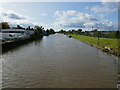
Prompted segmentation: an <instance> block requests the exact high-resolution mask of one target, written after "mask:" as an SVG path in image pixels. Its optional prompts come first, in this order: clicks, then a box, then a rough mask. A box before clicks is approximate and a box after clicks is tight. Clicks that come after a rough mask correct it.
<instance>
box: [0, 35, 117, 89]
mask: <svg viewBox="0 0 120 90" xmlns="http://www.w3.org/2000/svg"><path fill="white" fill-rule="evenodd" d="M117 80H118V69H117V58H116V57H115V56H112V55H108V54H106V53H104V52H102V51H101V50H99V49H97V48H94V47H92V46H90V45H87V44H85V43H83V42H81V41H79V40H76V39H73V38H68V37H67V36H65V35H63V34H54V35H50V36H45V37H43V39H42V40H38V41H33V42H31V43H28V44H25V45H23V46H20V47H17V48H14V49H12V50H10V51H8V52H6V53H3V55H2V87H3V88H116V86H117Z"/></svg>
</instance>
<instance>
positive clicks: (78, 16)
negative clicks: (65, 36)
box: [55, 10, 97, 28]
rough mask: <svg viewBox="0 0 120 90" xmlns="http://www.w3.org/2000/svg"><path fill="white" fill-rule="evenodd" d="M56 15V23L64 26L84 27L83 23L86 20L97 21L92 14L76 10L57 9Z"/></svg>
mask: <svg viewBox="0 0 120 90" xmlns="http://www.w3.org/2000/svg"><path fill="white" fill-rule="evenodd" d="M55 16H56V22H55V25H60V26H62V27H76V28H77V27H79V28H83V27H84V26H83V24H84V23H85V22H86V21H97V19H95V18H94V17H93V16H92V15H89V14H87V13H83V12H77V11H74V10H68V11H56V12H55Z"/></svg>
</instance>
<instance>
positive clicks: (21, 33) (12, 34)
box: [1, 29, 34, 40]
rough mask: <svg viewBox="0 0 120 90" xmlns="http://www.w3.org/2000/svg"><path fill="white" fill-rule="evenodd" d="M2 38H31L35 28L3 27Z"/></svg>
mask: <svg viewBox="0 0 120 90" xmlns="http://www.w3.org/2000/svg"><path fill="white" fill-rule="evenodd" d="M1 31H2V40H12V39H18V38H29V37H30V35H31V34H33V33H34V30H25V29H2V30H1Z"/></svg>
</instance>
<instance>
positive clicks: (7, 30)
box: [1, 29, 25, 32]
mask: <svg viewBox="0 0 120 90" xmlns="http://www.w3.org/2000/svg"><path fill="white" fill-rule="evenodd" d="M1 31H4V32H5V31H6V32H9V31H22V32H23V31H25V30H24V29H2V30H1Z"/></svg>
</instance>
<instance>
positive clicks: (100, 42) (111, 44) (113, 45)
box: [71, 34, 120, 57]
mask: <svg viewBox="0 0 120 90" xmlns="http://www.w3.org/2000/svg"><path fill="white" fill-rule="evenodd" d="M71 36H72V37H73V38H75V39H78V40H80V41H82V42H84V43H86V44H89V45H90V46H93V47H96V48H98V49H101V50H102V51H103V52H106V53H108V54H113V55H115V56H117V57H120V49H119V48H120V40H119V39H110V38H99V39H98V38H97V37H90V36H82V35H74V34H71Z"/></svg>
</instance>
